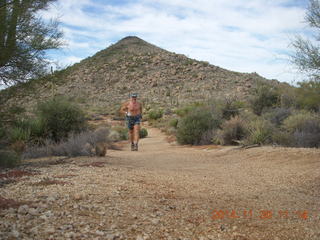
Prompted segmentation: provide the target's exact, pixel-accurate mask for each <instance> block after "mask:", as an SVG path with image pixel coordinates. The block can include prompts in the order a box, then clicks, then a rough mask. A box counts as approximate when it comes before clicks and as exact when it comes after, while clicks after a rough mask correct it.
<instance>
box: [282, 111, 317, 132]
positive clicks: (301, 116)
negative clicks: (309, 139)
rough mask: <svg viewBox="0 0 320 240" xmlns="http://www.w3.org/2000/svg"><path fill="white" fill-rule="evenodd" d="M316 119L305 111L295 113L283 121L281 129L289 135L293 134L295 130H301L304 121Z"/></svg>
mask: <svg viewBox="0 0 320 240" xmlns="http://www.w3.org/2000/svg"><path fill="white" fill-rule="evenodd" d="M316 119H317V116H316V115H315V114H313V113H311V112H307V111H299V112H295V113H293V114H292V115H291V116H289V117H288V118H287V119H285V120H284V121H283V129H284V130H286V131H288V132H290V133H294V132H295V131H297V130H298V131H300V130H302V128H303V126H304V124H305V122H306V121H308V120H316Z"/></svg>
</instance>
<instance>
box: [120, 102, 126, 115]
mask: <svg viewBox="0 0 320 240" xmlns="http://www.w3.org/2000/svg"><path fill="white" fill-rule="evenodd" d="M127 111H128V102H125V103H123V104H122V106H121V108H120V111H119V112H120V113H121V114H123V115H125V114H126V113H127Z"/></svg>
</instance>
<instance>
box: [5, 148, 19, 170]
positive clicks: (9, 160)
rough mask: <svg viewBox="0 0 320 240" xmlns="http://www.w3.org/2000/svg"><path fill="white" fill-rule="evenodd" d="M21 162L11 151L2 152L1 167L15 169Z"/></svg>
mask: <svg viewBox="0 0 320 240" xmlns="http://www.w3.org/2000/svg"><path fill="white" fill-rule="evenodd" d="M19 162H20V156H19V155H18V154H17V153H16V152H14V151H9V150H3V149H2V150H0V167H15V166H16V165H18V164H19Z"/></svg>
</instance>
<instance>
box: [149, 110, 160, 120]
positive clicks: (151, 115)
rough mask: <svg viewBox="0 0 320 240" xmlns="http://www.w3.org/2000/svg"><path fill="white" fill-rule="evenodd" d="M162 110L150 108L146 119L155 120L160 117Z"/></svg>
mask: <svg viewBox="0 0 320 240" xmlns="http://www.w3.org/2000/svg"><path fill="white" fill-rule="evenodd" d="M162 116H163V110H162V109H152V110H150V111H149V112H148V119H149V120H157V119H159V118H162Z"/></svg>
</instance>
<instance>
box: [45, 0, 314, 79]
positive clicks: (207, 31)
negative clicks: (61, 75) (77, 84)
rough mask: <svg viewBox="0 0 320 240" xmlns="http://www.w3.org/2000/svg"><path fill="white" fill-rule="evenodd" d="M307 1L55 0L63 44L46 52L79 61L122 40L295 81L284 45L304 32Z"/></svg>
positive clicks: (296, 75)
mask: <svg viewBox="0 0 320 240" xmlns="http://www.w3.org/2000/svg"><path fill="white" fill-rule="evenodd" d="M307 3H308V1H307V0H59V1H58V2H57V3H55V4H54V5H53V6H52V7H51V9H50V10H49V11H47V12H45V13H43V15H44V18H50V17H55V16H59V20H60V21H61V28H62V30H63V32H64V38H65V40H66V43H67V46H66V47H65V48H63V49H62V50H60V51H55V52H51V53H50V57H51V58H52V59H53V60H56V61H58V62H59V63H60V65H70V64H73V63H75V62H79V61H80V60H81V59H84V58H86V57H88V56H92V55H93V54H95V53H96V52H97V51H99V50H102V49H105V48H106V47H108V46H110V44H114V43H116V42H117V41H119V40H120V39H122V38H124V37H126V36H137V37H140V38H142V39H144V40H145V41H147V42H150V43H152V44H155V45H157V46H159V47H161V48H164V49H166V50H168V51H172V52H176V53H180V54H185V55H186V56H188V57H190V58H194V59H197V60H203V61H208V62H210V63H211V64H214V65H217V66H220V67H223V68H226V69H229V70H234V71H239V72H249V73H251V72H257V73H258V74H260V75H262V76H264V77H266V78H269V79H278V80H279V81H286V82H289V83H291V82H294V81H297V80H302V79H303V77H304V76H302V75H301V74H299V73H298V72H297V70H295V69H294V68H293V67H292V66H291V64H290V62H289V54H290V52H292V48H291V47H290V42H291V41H292V39H293V37H294V36H295V35H296V34H304V35H305V34H308V32H309V30H308V27H307V24H306V23H305V20H304V15H305V9H306V6H307Z"/></svg>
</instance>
